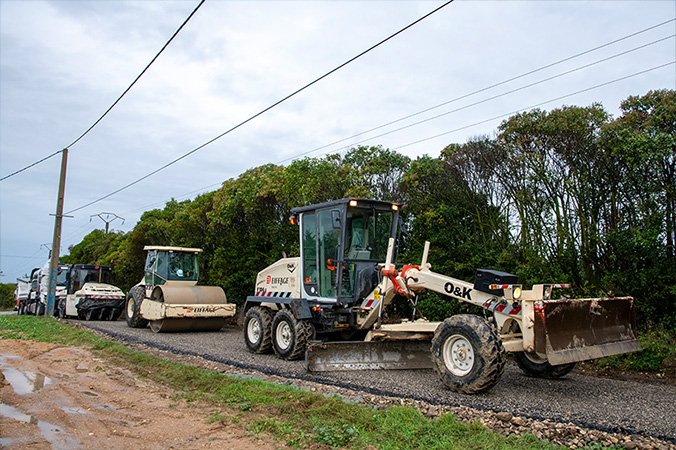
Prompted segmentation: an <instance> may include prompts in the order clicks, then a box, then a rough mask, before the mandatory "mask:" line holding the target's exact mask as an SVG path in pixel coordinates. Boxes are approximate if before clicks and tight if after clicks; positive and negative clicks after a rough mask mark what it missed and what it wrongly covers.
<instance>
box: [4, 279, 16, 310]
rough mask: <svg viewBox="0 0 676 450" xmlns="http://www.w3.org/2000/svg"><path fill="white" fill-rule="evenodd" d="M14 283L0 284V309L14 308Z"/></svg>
mask: <svg viewBox="0 0 676 450" xmlns="http://www.w3.org/2000/svg"><path fill="white" fill-rule="evenodd" d="M15 288H16V284H14V283H2V284H0V310H7V309H14V304H15V303H14V289H15Z"/></svg>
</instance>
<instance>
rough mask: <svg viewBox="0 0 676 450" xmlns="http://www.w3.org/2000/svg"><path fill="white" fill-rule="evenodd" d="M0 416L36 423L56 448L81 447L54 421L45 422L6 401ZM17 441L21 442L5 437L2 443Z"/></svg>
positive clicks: (0, 407) (11, 443) (8, 443)
mask: <svg viewBox="0 0 676 450" xmlns="http://www.w3.org/2000/svg"><path fill="white" fill-rule="evenodd" d="M0 417H5V418H7V419H12V420H16V421H18V422H24V423H29V424H33V425H36V426H37V427H38V429H39V430H40V434H42V437H43V438H45V440H46V441H47V442H49V443H50V444H51V445H52V449H54V450H61V449H72V448H78V447H79V446H78V444H77V441H76V440H75V439H74V438H73V437H72V436H70V435H69V434H68V433H66V432H65V431H64V430H63V429H61V428H60V427H58V426H56V425H54V424H52V423H49V422H45V421H44V420H38V419H36V418H35V416H31V415H28V414H25V413H23V412H21V411H19V410H18V409H16V408H14V407H12V406H9V405H6V404H4V403H0ZM15 443H16V444H18V443H19V442H15V440H14V439H12V438H3V442H2V443H0V444H1V445H3V446H9V445H13V444H15Z"/></svg>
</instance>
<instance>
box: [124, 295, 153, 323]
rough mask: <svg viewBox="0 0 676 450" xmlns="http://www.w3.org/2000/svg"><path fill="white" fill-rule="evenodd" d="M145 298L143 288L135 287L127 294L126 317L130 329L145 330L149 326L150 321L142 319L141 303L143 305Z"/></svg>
mask: <svg viewBox="0 0 676 450" xmlns="http://www.w3.org/2000/svg"><path fill="white" fill-rule="evenodd" d="M144 298H145V289H144V288H143V286H134V287H133V288H131V290H130V291H129V293H128V294H127V306H126V308H125V315H126V318H127V325H128V326H129V327H130V328H145V327H147V326H148V321H147V320H145V319H144V318H143V317H141V303H143V299H144Z"/></svg>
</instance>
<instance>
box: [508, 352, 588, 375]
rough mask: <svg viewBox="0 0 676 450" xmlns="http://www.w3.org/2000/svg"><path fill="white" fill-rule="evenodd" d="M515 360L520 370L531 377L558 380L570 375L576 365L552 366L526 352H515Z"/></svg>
mask: <svg viewBox="0 0 676 450" xmlns="http://www.w3.org/2000/svg"><path fill="white" fill-rule="evenodd" d="M514 359H515V360H516V364H517V365H518V366H519V369H521V370H522V371H523V373H525V374H526V375H528V376H529V377H535V378H548V379H556V378H562V377H565V376H566V375H568V374H569V373H570V372H571V371H572V370H573V369H574V368H575V364H576V363H570V364H561V365H558V366H552V365H551V364H549V361H547V360H546V359H543V358H540V357H539V356H537V355H531V354H528V353H526V352H515V353H514Z"/></svg>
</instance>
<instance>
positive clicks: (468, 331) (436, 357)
mask: <svg viewBox="0 0 676 450" xmlns="http://www.w3.org/2000/svg"><path fill="white" fill-rule="evenodd" d="M432 360H433V363H434V364H433V366H434V370H435V371H436V372H437V374H438V375H439V377H440V378H441V381H442V382H443V383H444V384H445V385H446V386H447V387H448V388H449V389H451V390H453V391H455V392H461V393H463V394H478V393H480V392H485V391H487V390H489V389H490V388H492V387H493V386H495V384H496V383H497V382H498V381H499V380H500V377H501V376H502V372H503V370H504V368H505V360H506V357H505V349H504V347H503V346H502V341H501V340H500V336H498V334H497V332H496V331H495V328H493V326H491V324H490V322H488V321H487V320H486V319H484V318H482V317H479V316H475V315H473V314H459V315H457V316H452V317H450V318H448V319H446V320H445V321H444V322H442V323H441V324H440V325H439V326H438V327H437V329H436V331H435V332H434V338H433V339H432Z"/></svg>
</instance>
